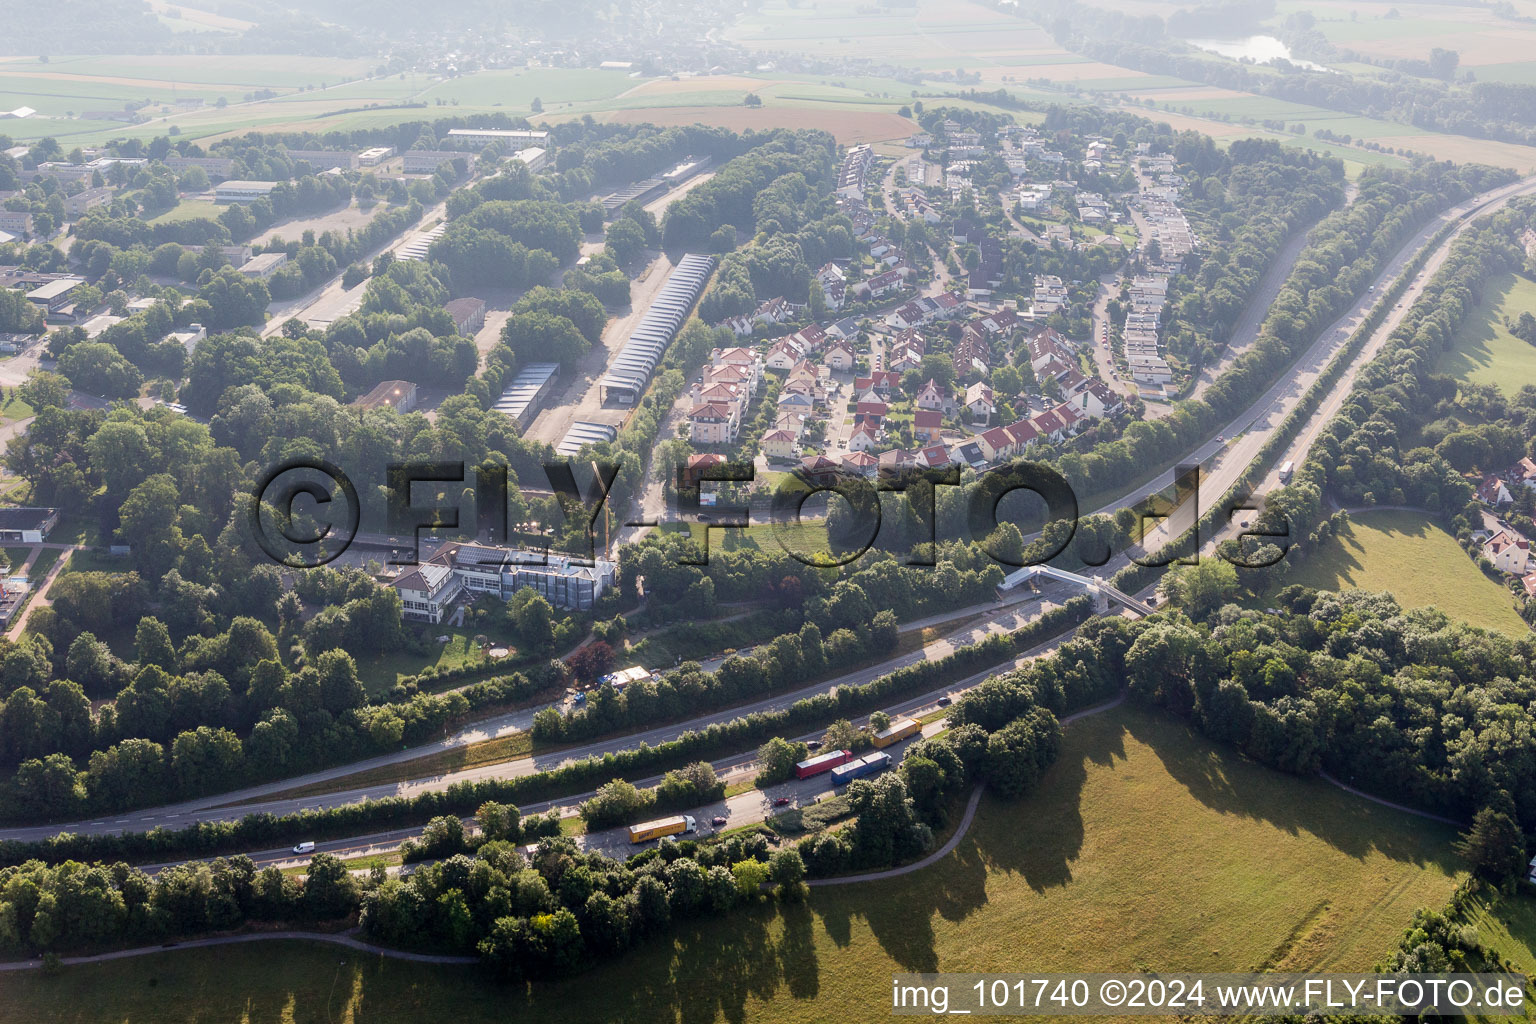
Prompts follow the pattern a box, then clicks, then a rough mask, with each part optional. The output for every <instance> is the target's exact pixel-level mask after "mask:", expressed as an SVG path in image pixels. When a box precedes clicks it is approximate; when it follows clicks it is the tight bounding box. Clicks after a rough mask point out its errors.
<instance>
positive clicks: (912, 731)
mask: <svg viewBox="0 0 1536 1024" xmlns="http://www.w3.org/2000/svg"><path fill="white" fill-rule="evenodd" d="M922 731H923V723H922V722H919V721H918V720H917V719H915V718H899V719H897V720H896V721H894V722H892V723H891V727H890V728H889V729H882V730H881V731H880V732H877V733H875V746H877V747H888V746H890V745H891V744H892V743H900V742H901V741H902V740H904V739H906V738H907V737H908V736H916V735H917V734H918V733H920V732H922Z"/></svg>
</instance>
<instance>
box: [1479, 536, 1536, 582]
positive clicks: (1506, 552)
mask: <svg viewBox="0 0 1536 1024" xmlns="http://www.w3.org/2000/svg"><path fill="white" fill-rule="evenodd" d="M1483 557H1484V558H1486V559H1488V561H1490V562H1492V563H1493V567H1494V568H1495V569H1497V570H1498V571H1499V572H1506V573H1513V574H1514V575H1516V576H1524V575H1525V573H1526V571H1527V570H1528V569H1529V568H1530V561H1531V542H1530V541H1528V540H1526V539H1525V538H1524V537H1522V536H1520V535H1519V534H1518V533H1515V532H1513V531H1501V532H1499V533H1496V534H1494V535H1493V536H1492V537H1489V538H1488V539H1487V540H1485V541H1483Z"/></svg>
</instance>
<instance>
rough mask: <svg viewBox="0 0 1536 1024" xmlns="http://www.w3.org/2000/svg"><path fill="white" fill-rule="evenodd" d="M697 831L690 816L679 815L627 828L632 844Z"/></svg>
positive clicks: (696, 825)
mask: <svg viewBox="0 0 1536 1024" xmlns="http://www.w3.org/2000/svg"><path fill="white" fill-rule="evenodd" d="M696 831H698V824H697V822H695V821H694V820H693V815H691V814H679V815H676V816H675V817H671V818H657V819H656V820H655V821H642V822H641V823H640V824H638V825H631V826H629V841H630V842H632V843H644V842H649V841H650V840H652V839H660V838H661V837H662V836H676V835H681V834H682V833H684V832H696Z"/></svg>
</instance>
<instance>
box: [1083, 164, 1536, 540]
mask: <svg viewBox="0 0 1536 1024" xmlns="http://www.w3.org/2000/svg"><path fill="white" fill-rule="evenodd" d="M1531 193H1536V178H1528V179H1524V180H1522V181H1518V182H1515V183H1514V184H1512V185H1507V186H1505V187H1503V188H1499V189H1495V190H1493V191H1491V192H1487V193H1484V194H1483V196H1481V197H1479V198H1478V199H1475V200H1469V201H1467V202H1465V203H1461V204H1459V205H1457V206H1455V207H1453V208H1451V209H1449V210H1447V211H1446V212H1444V213H1442V214H1440V215H1439V216H1437V217H1435V218H1433V219H1431V220H1430V222H1429V223H1428V224H1427V225H1425V227H1424V228H1423V229H1421V230H1420V231H1419V232H1418V233H1417V234H1415V235H1414V236H1413V237H1412V238H1411V239H1410V240H1409V241H1408V242H1406V243H1405V244H1404V245H1403V246H1402V247H1401V248H1399V250H1398V251H1397V253H1396V254H1395V255H1394V256H1393V258H1392V259H1391V260H1390V261H1389V262H1388V263H1387V265H1386V266H1385V267H1384V268H1383V269H1382V270H1381V272H1380V273H1378V274H1377V275H1376V278H1375V280H1374V281H1373V283H1372V284H1371V286H1370V289H1369V290H1368V291H1367V292H1366V293H1365V295H1364V296H1363V297H1362V298H1360V299H1359V300H1358V301H1356V302H1355V304H1354V305H1353V306H1352V307H1351V308H1350V309H1349V310H1348V311H1347V312H1345V313H1344V314H1343V315H1342V316H1340V317H1339V318H1338V319H1337V320H1335V321H1334V322H1333V323H1332V324H1330V325H1328V327H1327V328H1325V329H1324V330H1323V331H1322V332H1321V334H1319V335H1318V338H1317V340H1316V341H1315V342H1314V343H1313V344H1312V345H1311V347H1309V348H1308V349H1307V350H1306V351H1305V352H1304V353H1302V355H1301V357H1300V358H1299V359H1298V360H1297V361H1296V362H1295V363H1294V364H1293V365H1292V367H1291V368H1290V369H1289V370H1288V371H1287V372H1286V373H1285V375H1284V376H1283V377H1282V378H1281V379H1280V380H1279V381H1277V382H1276V383H1275V384H1274V385H1273V386H1272V387H1270V388H1269V389H1268V390H1267V391H1265V393H1264V394H1263V395H1261V396H1260V397H1259V398H1258V400H1257V401H1255V402H1253V403H1252V404H1251V405H1250V406H1249V407H1248V408H1247V409H1245V410H1243V411H1242V412H1241V413H1240V414H1239V415H1237V416H1235V417H1234V418H1233V419H1232V421H1231V422H1230V423H1228V424H1227V426H1226V427H1225V428H1224V429H1223V430H1222V432H1221V434H1220V435H1219V436H1221V437H1222V438H1225V440H1215V439H1213V440H1210V441H1207V442H1205V443H1204V444H1202V445H1200V446H1198V447H1197V448H1196V449H1195V450H1194V451H1192V452H1189V453H1188V454H1186V455H1185V456H1184V457H1183V458H1182V459H1180V460H1178V463H1177V464H1178V465H1199V466H1200V467H1201V468H1202V470H1203V476H1202V479H1201V483H1200V491H1201V494H1202V496H1203V501H1202V504H1201V505H1200V506H1199V510H1198V511H1199V512H1203V511H1205V510H1206V509H1208V508H1209V507H1210V502H1212V501H1215V500H1217V499H1218V498H1219V497H1220V496H1221V495H1223V494H1225V493H1226V491H1227V490H1228V489H1229V488H1230V487H1231V486H1232V484H1233V483H1235V482H1236V480H1237V478H1238V477H1239V476H1241V475H1242V474H1243V472H1245V471H1246V470H1247V468H1248V466H1249V465H1250V464H1251V463H1252V462H1253V460H1254V459H1255V458H1257V457H1258V454H1259V451H1260V449H1262V448H1263V447H1264V444H1265V442H1266V441H1267V440H1268V439H1269V434H1270V433H1271V432H1272V431H1273V430H1274V429H1276V428H1277V427H1278V426H1279V425H1280V424H1281V423H1282V422H1283V421H1284V419H1285V417H1286V416H1287V415H1289V414H1290V412H1291V410H1292V409H1294V408H1295V407H1296V406H1297V405H1298V404H1299V403H1300V401H1301V399H1302V396H1304V395H1305V394H1306V392H1307V389H1308V388H1310V387H1311V386H1312V385H1313V384H1314V383H1316V381H1317V379H1318V377H1319V376H1321V375H1322V373H1323V371H1324V370H1325V369H1326V368H1327V366H1328V364H1329V363H1330V362H1331V361H1332V360H1333V357H1334V356H1335V355H1336V354H1337V353H1338V352H1339V350H1340V349H1342V348H1343V347H1344V343H1345V342H1346V341H1348V339H1349V337H1350V335H1351V334H1353V333H1354V332H1355V330H1356V329H1357V328H1358V327H1359V326H1360V325H1361V324H1362V323H1363V322H1364V321H1365V318H1366V316H1367V315H1368V314H1369V313H1370V311H1371V309H1372V308H1374V306H1375V305H1376V302H1377V300H1378V299H1379V297H1380V292H1381V291H1382V289H1384V288H1385V287H1386V286H1388V285H1389V284H1390V283H1391V282H1392V281H1394V280H1396V279H1397V277H1398V276H1399V275H1401V274H1402V272H1403V270H1404V269H1405V268H1406V266H1407V265H1408V263H1409V262H1410V261H1411V260H1412V259H1413V257H1414V256H1415V255H1417V254H1418V252H1419V250H1420V249H1422V248H1424V246H1425V245H1426V244H1427V243H1428V242H1429V240H1430V238H1431V237H1433V236H1434V234H1435V233H1436V232H1438V231H1439V230H1440V229H1441V228H1443V227H1445V226H1446V225H1447V224H1449V223H1452V222H1454V221H1456V220H1458V219H1459V218H1461V217H1462V216H1463V215H1465V214H1467V213H1469V212H1471V211H1474V210H1479V211H1483V210H1489V209H1493V208H1495V207H1497V206H1499V205H1502V204H1503V203H1505V202H1507V201H1508V200H1509V199H1510V198H1512V197H1514V196H1517V195H1528V194H1531ZM1449 246H1450V240H1449V239H1447V240H1446V241H1445V242H1443V243H1442V244H1441V245H1440V246H1439V248H1438V250H1437V252H1436V254H1435V256H1434V257H1432V258H1431V259H1430V260H1429V261H1428V265H1427V266H1426V268H1425V271H1426V272H1425V273H1423V274H1420V275H1418V278H1417V279H1416V281H1415V287H1414V289H1413V290H1411V291H1410V292H1409V293H1408V294H1407V295H1405V296H1404V297H1403V299H1402V309H1401V310H1397V309H1394V310H1393V313H1392V315H1391V316H1389V317H1388V318H1387V322H1386V325H1384V332H1385V333H1383V332H1378V335H1379V340H1378V339H1377V338H1373V339H1372V343H1371V345H1370V346H1368V347H1367V350H1366V353H1363V354H1362V356H1361V357H1360V358H1357V359H1355V360H1354V362H1353V363H1352V365H1351V367H1350V369H1349V371H1348V372H1346V373H1345V374H1343V376H1342V377H1341V380H1340V386H1341V387H1342V388H1343V389H1344V390H1343V391H1342V397H1338V398H1337V401H1334V400H1333V399H1332V398H1330V400H1329V401H1328V402H1325V403H1324V405H1323V407H1322V408H1321V409H1320V410H1319V415H1316V416H1313V417H1312V418H1311V420H1310V423H1309V427H1308V429H1307V430H1304V431H1303V432H1302V436H1303V437H1306V438H1310V437H1315V436H1316V434H1317V433H1318V432H1320V431H1321V430H1322V428H1323V426H1325V425H1326V423H1327V421H1328V418H1329V417H1330V416H1331V412H1329V410H1330V409H1331V410H1335V411H1336V410H1337V408H1338V407H1340V406H1342V404H1343V400H1344V398H1345V397H1347V396H1348V388H1349V387H1351V386H1353V382H1354V379H1355V377H1356V375H1357V374H1358V373H1359V371H1360V368H1361V367H1362V366H1364V365H1365V363H1366V361H1367V360H1368V358H1369V355H1370V354H1374V352H1375V351H1376V350H1377V349H1379V347H1380V345H1381V343H1382V342H1384V341H1385V337H1386V334H1388V333H1390V331H1391V329H1392V328H1393V327H1395V326H1396V324H1397V322H1398V321H1399V320H1400V319H1401V317H1402V315H1403V312H1404V311H1406V310H1407V308H1408V306H1409V304H1410V303H1411V301H1412V298H1413V297H1414V296H1416V295H1417V294H1418V293H1419V291H1421V290H1422V286H1423V283H1424V282H1427V281H1428V279H1429V276H1430V275H1432V273H1433V270H1434V269H1435V268H1438V267H1439V265H1440V263H1441V262H1443V260H1444V257H1445V254H1446V252H1447V251H1448V250H1449ZM1308 443H1310V441H1309V442H1308ZM1284 461H1285V460H1284V459H1279V460H1277V464H1279V463H1283V462H1284ZM1174 478H1175V470H1174V469H1169V470H1168V471H1166V472H1164V473H1161V474H1159V475H1158V476H1157V477H1156V478H1155V479H1153V480H1152V481H1150V482H1149V483H1147V484H1145V485H1143V486H1142V487H1139V488H1137V489H1135V490H1134V491H1132V492H1131V493H1130V494H1127V495H1124V496H1122V497H1120V498H1117V499H1116V500H1114V501H1112V502H1109V503H1107V504H1105V505H1104V506H1102V507H1100V508H1098V509H1096V510H1094V511H1095V512H1096V513H1100V514H1106V515H1108V514H1111V513H1113V512H1114V511H1115V510H1116V509H1118V508H1122V507H1125V506H1127V505H1135V504H1137V503H1138V502H1140V501H1142V500H1144V499H1146V498H1147V497H1150V496H1151V495H1153V494H1156V493H1158V492H1160V491H1163V490H1168V489H1171V488H1172V487H1173V484H1174ZM1265 484H1266V485H1269V486H1272V485H1273V480H1272V479H1271V480H1266V481H1265ZM1260 493H1262V486H1261V491H1260ZM1197 514H1198V513H1197V510H1196V507H1195V503H1194V502H1188V501H1186V502H1184V503H1183V504H1182V505H1181V506H1180V507H1179V509H1178V510H1177V511H1176V512H1175V514H1174V515H1172V516H1170V517H1169V519H1168V520H1167V521H1166V522H1165V523H1164V524H1163V525H1162V526H1161V527H1160V528H1159V529H1158V530H1156V531H1148V539H1147V543H1146V547H1147V548H1149V549H1151V550H1156V549H1157V548H1158V547H1160V546H1161V545H1162V544H1165V543H1166V542H1167V541H1168V540H1170V539H1172V537H1175V536H1177V535H1178V534H1179V533H1181V532H1183V531H1184V530H1187V529H1188V528H1189V527H1190V526H1192V525H1193V524H1194V522H1195V520H1196V518H1197ZM1114 564H1115V563H1111V566H1112V565H1114Z"/></svg>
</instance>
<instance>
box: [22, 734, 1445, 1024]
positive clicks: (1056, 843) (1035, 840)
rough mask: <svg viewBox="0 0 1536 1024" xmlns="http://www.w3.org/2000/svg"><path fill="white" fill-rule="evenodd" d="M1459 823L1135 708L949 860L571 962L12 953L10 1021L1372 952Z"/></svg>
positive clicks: (530, 1007) (854, 997) (80, 1021)
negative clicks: (1227, 745)
mask: <svg viewBox="0 0 1536 1024" xmlns="http://www.w3.org/2000/svg"><path fill="white" fill-rule="evenodd" d="M1452 838H1453V837H1452V835H1451V832H1450V830H1449V829H1446V828H1444V827H1442V826H1439V825H1436V824H1433V823H1430V822H1427V821H1424V820H1422V819H1417V818H1414V817H1411V816H1409V815H1406V814H1403V813H1401V812H1397V811H1392V810H1388V809H1386V808H1383V807H1379V806H1377V805H1375V804H1371V803H1367V802H1365V801H1363V800H1360V799H1357V798H1355V797H1352V796H1349V795H1348V794H1345V793H1343V792H1341V791H1339V790H1337V789H1334V788H1333V787H1331V786H1329V785H1328V784H1326V783H1324V782H1321V781H1319V780H1315V779H1313V780H1300V779H1296V778H1292V777H1289V776H1284V775H1280V774H1278V773H1275V772H1272V771H1269V770H1268V769H1265V768H1260V767H1258V766H1256V765H1253V764H1250V763H1248V762H1246V761H1243V760H1241V759H1239V758H1237V757H1234V756H1231V755H1229V754H1226V753H1223V752H1220V751H1218V750H1216V749H1214V748H1212V747H1211V746H1209V745H1208V744H1206V743H1205V742H1204V741H1203V740H1201V739H1199V738H1198V737H1196V736H1194V735H1192V734H1191V733H1190V732H1188V731H1187V730H1186V729H1185V728H1184V727H1183V726H1182V725H1179V724H1177V723H1174V722H1171V721H1169V720H1166V719H1161V718H1154V717H1151V716H1148V715H1145V714H1143V713H1140V712H1135V711H1130V710H1127V709H1124V708H1121V709H1117V710H1115V711H1112V712H1108V713H1106V714H1103V715H1100V716H1096V717H1094V718H1089V719H1085V720H1083V721H1081V722H1079V723H1076V724H1074V725H1072V726H1071V727H1069V729H1068V730H1067V735H1066V740H1065V743H1064V745H1063V751H1062V756H1061V759H1060V761H1059V762H1058V763H1057V765H1056V766H1055V767H1054V768H1053V769H1052V770H1051V771H1050V773H1049V774H1048V775H1047V777H1046V779H1045V781H1044V783H1043V784H1042V787H1041V789H1040V791H1039V792H1038V793H1036V794H1035V795H1034V796H1033V797H1031V798H1029V799H1027V800H1024V801H1022V802H1020V803H1012V804H1010V803H1003V802H1000V801H994V800H991V799H988V800H985V801H984V802H983V804H982V810H981V813H980V814H979V815H978V817H977V819H976V822H975V824H974V825H973V827H972V830H971V832H970V834H968V835H967V836H966V838H965V839H964V840H963V841H962V842H961V844H960V846H959V848H958V849H957V851H956V852H955V853H954V854H953V855H952V856H950V857H949V858H947V859H946V860H945V861H944V862H942V863H941V864H939V865H936V866H934V867H932V868H928V869H925V870H923V871H920V872H917V873H914V874H912V875H909V876H905V877H902V878H898V879H892V880H889V881H885V882H880V883H873V884H867V885H857V886H849V887H846V888H836V889H828V890H820V891H817V892H816V893H815V894H814V895H813V896H812V898H811V900H810V902H809V903H808V904H806V905H799V906H786V907H782V908H776V907H772V906H765V907H763V908H762V909H760V910H756V911H751V912H742V913H736V914H733V915H731V916H730V917H728V918H725V919H721V920H706V921H697V922H687V923H684V924H683V925H682V926H681V927H680V928H679V929H678V930H677V931H675V932H674V933H673V935H672V936H671V937H669V938H668V939H666V940H664V941H656V942H652V943H650V944H649V945H647V946H645V947H643V948H641V949H639V950H637V951H635V952H634V953H633V954H632V955H631V956H630V957H629V958H628V959H626V960H624V961H622V962H619V963H616V964H610V965H607V966H603V967H599V968H596V969H594V970H592V971H589V972H587V973H586V974H583V975H580V976H578V977H576V978H574V979H572V980H570V981H568V982H564V983H561V984H555V985H547V986H539V987H538V988H536V989H534V990H532V991H531V992H526V991H524V990H523V989H521V988H512V987H500V986H496V985H492V984H490V983H488V982H486V981H485V980H484V979H483V977H482V976H481V975H480V974H479V973H478V972H476V971H474V970H471V969H464V968H454V967H429V966H423V965H419V964H410V963H402V962H397V961H389V960H384V959H382V958H378V957H369V956H360V955H358V954H356V953H354V952H351V951H344V950H338V949H335V948H333V947H328V946H319V945H310V944H304V943H297V942H295V943H273V944H271V945H253V946H242V947H230V948H224V949H211V950H188V951H184V952H178V953H167V954H155V955H153V956H151V957H148V958H145V959H138V960H130V961H119V962H113V963H106V964H100V965H92V966H90V967H81V968H66V969H65V970H64V971H63V972H62V973H61V974H59V975H57V976H52V977H50V976H47V975H43V974H41V973H33V972H28V973H25V974H0V1022H6V1024H9V1022H11V1021H16V1022H20V1021H28V1022H30V1021H35V1020H44V1019H46V1020H58V1021H70V1022H75V1024H92V1022H111V1024H171V1022H176V1024H181V1022H186V1024H191V1022H193V1021H226V1020H230V1021H234V1020H246V1021H250V1022H253V1024H256V1022H261V1024H265V1022H277V1021H324V1020H335V1021H343V1020H357V1021H367V1022H368V1024H390V1022H407V1021H409V1022H415V1021H421V1020H441V1019H455V1020H459V1021H463V1022H465V1024H470V1022H476V1021H504V1020H522V1019H527V1020H534V1019H537V1020H540V1021H549V1022H565V1021H569V1022H581V1024H590V1022H593V1021H603V1022H620V1021H635V1022H641V1021H643V1022H646V1024H652V1022H656V1021H668V1022H671V1021H679V1020H681V1021H686V1022H689V1024H703V1022H709V1021H718V1020H728V1021H732V1022H742V1024H748V1022H775V1024H778V1022H790V1024H794V1022H809V1021H829V1020H875V1019H879V1018H882V1017H884V1016H886V1015H888V1013H889V1010H888V1009H887V1007H886V1005H885V1003H884V999H885V998H886V993H887V991H888V989H889V986H890V976H891V974H892V973H893V972H897V971H989V970H991V971H1024V970H1042V971H1049V970H1056V971H1064V970H1076V971H1096V970H1133V969H1139V968H1146V969H1153V970H1173V969H1185V970H1246V969H1249V968H1258V967H1261V966H1268V967H1276V968H1283V969H1295V970H1369V969H1370V968H1371V967H1372V965H1374V964H1375V962H1376V961H1377V960H1378V959H1379V958H1380V957H1382V956H1383V955H1385V954H1386V953H1387V952H1388V951H1389V950H1391V949H1392V948H1393V947H1394V946H1395V944H1396V942H1397V940H1398V938H1399V937H1400V935H1401V933H1402V930H1403V928H1404V927H1405V926H1406V924H1407V923H1408V921H1409V919H1410V918H1411V916H1412V914H1413V911H1414V910H1415V909H1417V908H1418V907H1420V906H1435V907H1438V906H1441V905H1443V904H1444V902H1445V900H1446V899H1447V897H1448V896H1449V895H1450V892H1451V890H1452V888H1453V887H1454V886H1455V884H1456V874H1457V872H1458V870H1459V863H1458V861H1457V859H1456V857H1455V855H1454V853H1453V852H1452V851H1451V846H1450V843H1451V840H1452Z"/></svg>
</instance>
